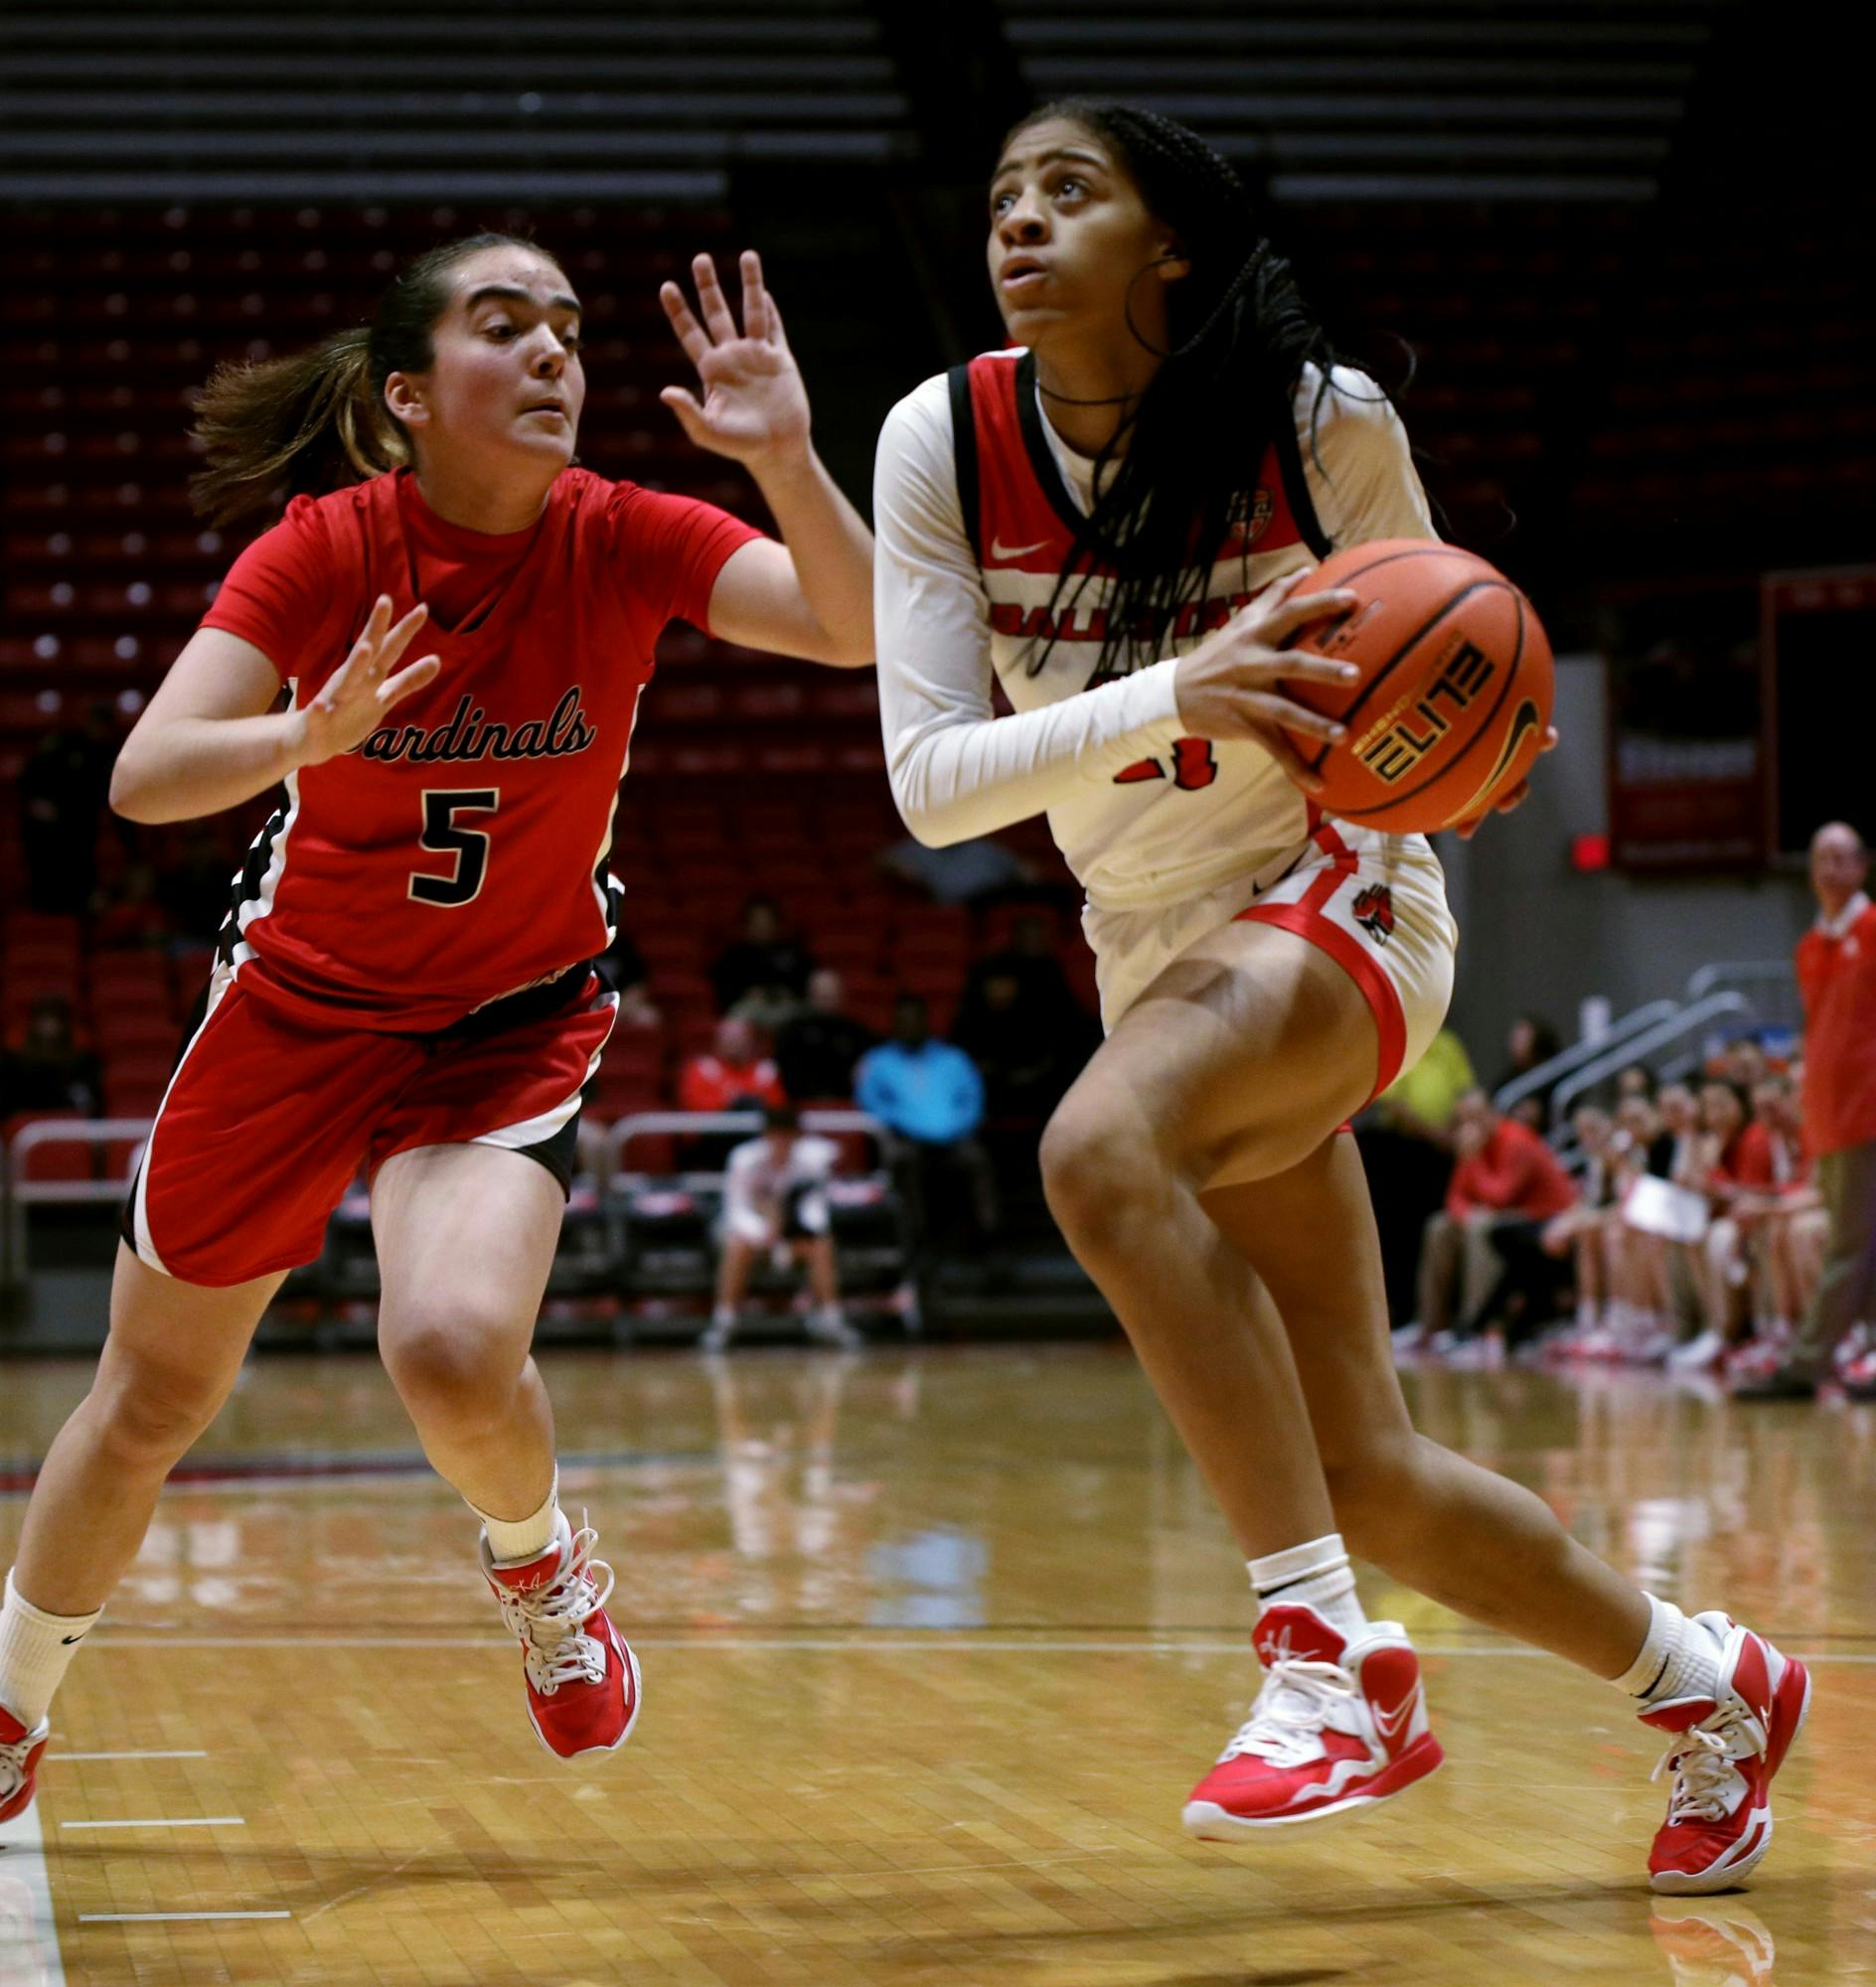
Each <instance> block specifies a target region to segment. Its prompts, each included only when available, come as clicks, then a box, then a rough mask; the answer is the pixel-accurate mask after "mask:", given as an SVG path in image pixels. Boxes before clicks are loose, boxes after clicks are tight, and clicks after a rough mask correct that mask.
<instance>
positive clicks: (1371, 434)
mask: <svg viewBox="0 0 1876 1987" xmlns="http://www.w3.org/2000/svg"><path fill="white" fill-rule="evenodd" d="M1322 381H1323V376H1322V374H1321V373H1320V372H1319V371H1318V370H1317V369H1316V368H1315V367H1314V366H1310V367H1306V368H1305V369H1304V374H1303V382H1302V384H1301V385H1300V386H1299V387H1298V389H1297V397H1296V411H1297V439H1298V442H1299V444H1300V445H1301V447H1302V451H1303V468H1304V474H1305V475H1306V476H1307V477H1308V478H1309V483H1310V495H1311V497H1312V498H1313V499H1314V500H1315V503H1316V517H1317V522H1318V523H1319V524H1320V525H1321V526H1322V528H1323V530H1324V531H1325V532H1327V533H1328V534H1329V539H1330V541H1331V542H1332V543H1333V544H1335V545H1337V546H1344V545H1365V544H1369V543H1371V542H1372V541H1373V540H1374V539H1376V538H1433V539H1436V540H1437V539H1438V537H1439V533H1438V532H1437V531H1435V530H1434V528H1433V513H1432V511H1431V509H1430V508H1429V507H1428V504H1427V493H1426V491H1425V490H1424V489H1422V488H1421V484H1420V475H1419V472H1418V471H1417V470H1416V469H1415V468H1414V459H1413V454H1412V452H1411V450H1410V449H1409V448H1408V445H1407V429H1406V427H1405V425H1404V424H1403V423H1402V421H1401V417H1400V415H1399V414H1398V413H1396V412H1395V411H1394V407H1393V404H1392V402H1391V401H1389V399H1388V398H1387V396H1386V395H1385V394H1384V393H1383V392H1382V391H1381V389H1380V387H1379V386H1377V385H1376V384H1375V383H1374V382H1373V381H1372V380H1370V379H1369V378H1368V376H1367V375H1366V374H1365V373H1357V372H1356V371H1355V369H1354V368H1353V367H1352V366H1337V367H1336V368H1335V370H1334V372H1333V373H1332V374H1331V375H1330V376H1329V391H1328V392H1326V393H1324V394H1323V395H1322V402H1321V410H1320V412H1319V411H1318V403H1317V395H1318V391H1319V389H1320V388H1321V386H1322ZM1312 427H1314V434H1312Z"/></svg>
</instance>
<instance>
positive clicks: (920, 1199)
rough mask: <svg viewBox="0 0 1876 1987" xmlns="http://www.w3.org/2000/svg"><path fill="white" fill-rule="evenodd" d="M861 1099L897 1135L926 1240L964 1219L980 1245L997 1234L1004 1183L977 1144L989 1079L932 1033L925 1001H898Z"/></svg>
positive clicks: (865, 1069)
mask: <svg viewBox="0 0 1876 1987" xmlns="http://www.w3.org/2000/svg"><path fill="white" fill-rule="evenodd" d="M855 1095H856V1097H857V1099H858V1101H859V1104H860V1109H861V1110H862V1111H866V1112H869V1113H870V1114H871V1115H872V1116H873V1117H875V1118H877V1119H878V1120H879V1122H880V1123H881V1124H882V1125H884V1126H885V1127H886V1128H887V1130H889V1131H890V1132H892V1133H893V1134H894V1135H895V1150H894V1153H893V1157H894V1160H895V1162H896V1167H897V1170H898V1171H899V1174H900V1177H901V1191H902V1192H903V1193H904V1194H905V1196H906V1204H907V1206H908V1208H909V1209H910V1210H911V1213H912V1218H913V1222H914V1226H915V1229H916V1232H917V1233H918V1234H919V1235H920V1236H921V1238H922V1239H924V1240H927V1241H929V1240H933V1239H937V1238H949V1237H950V1236H951V1235H952V1234H953V1233H954V1232H956V1231H957V1229H958V1228H959V1226H960V1225H961V1224H960V1216H963V1215H968V1216H969V1220H970V1225H971V1227H972V1229H973V1230H974V1232H975V1235H976V1236H977V1237H978V1238H982V1237H984V1236H988V1235H991V1234H993V1233H995V1231H996V1228H997V1225H998V1207H997V1184H996V1178H995V1175H994V1174H993V1172H992V1170H991V1164H990V1157H989V1154H988V1153H987V1152H986V1151H985V1150H984V1147H983V1146H982V1145H981V1144H979V1142H978V1140H977V1137H976V1133H977V1130H978V1127H979V1126H980V1125H982V1123H983V1122H984V1079H983V1078H982V1077H981V1076H980V1075H979V1074H978V1069H977V1065H976V1064H975V1063H974V1062H972V1060H971V1058H970V1057H969V1056H968V1055H966V1054H965V1052H964V1051H963V1050H962V1049H961V1048H959V1047H957V1046H956V1044H955V1043H952V1042H941V1041H939V1040H938V1039H937V1038H936V1037H935V1036H934V1035H933V1034H932V1032H931V1016H930V1011H929V1009H928V1008H927V1007H926V1004H925V1001H924V1000H923V999H922V998H921V997H920V995H918V994H916V993H901V994H900V995H899V996H898V998H897V999H896V1000H895V1001H894V1002H893V1006H892V1033H891V1036H890V1038H889V1039H888V1040H886V1041H883V1042H881V1043H880V1044H879V1046H878V1047H877V1048H874V1049H869V1050H868V1051H867V1052H866V1054H865V1056H864V1057H863V1058H862V1059H861V1061H860V1073H859V1077H858V1079H857V1082H856V1085H855Z"/></svg>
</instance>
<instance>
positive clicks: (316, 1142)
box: [124, 966, 619, 1288]
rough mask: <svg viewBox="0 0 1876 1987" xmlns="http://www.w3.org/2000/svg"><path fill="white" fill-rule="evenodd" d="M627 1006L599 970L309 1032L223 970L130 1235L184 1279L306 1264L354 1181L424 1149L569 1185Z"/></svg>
mask: <svg viewBox="0 0 1876 1987" xmlns="http://www.w3.org/2000/svg"><path fill="white" fill-rule="evenodd" d="M618 1005H619V996H618V994H617V993H613V992H612V991H611V990H610V989H608V988H607V987H605V986H604V985H603V984H602V983H601V981H600V979H599V976H598V975H597V974H596V973H594V972H593V971H592V970H591V968H590V967H579V968H576V969H574V971H572V972H570V973H567V974H563V975H562V976H561V977H560V978H559V979H558V980H556V981H554V982H552V983H550V984H549V985H547V986H544V987H539V988H531V989H529V990H528V991H527V992H526V993H518V994H513V995H510V996H508V997H507V998H505V999H502V1000H499V1001H495V1002H493V1003H491V1004H490V1005H489V1006H487V1007H484V1008H481V1009H479V1010H478V1011H477V1012H476V1013H474V1014H471V1015H469V1016H468V1017H467V1018H466V1019H465V1020H463V1021H460V1022H458V1023H457V1024H456V1025H455V1026H454V1027H451V1028H448V1029H445V1030H443V1031H441V1032H440V1033H436V1034H423V1035H399V1034H387V1033H385V1032H383V1031H381V1030H376V1029H371V1028H358V1027H333V1028H313V1027H308V1026H306V1025H305V1024H304V1023H302V1022H300V1021H297V1020H292V1019H288V1018H287V1017H286V1016H285V1015H283V1014H282V1013H281V1011H280V1010H279V1008H277V1007H273V1006H269V1005H268V1004H267V1002H266V1000H265V998H264V997H257V996H256V995H255V994H254V993H251V992H250V991H249V990H248V989H247V988H245V987H243V986H242V985H241V983H240V981H238V980H237V979H235V978H234V975H233V974H232V973H231V972H230V971H229V969H228V968H227V967H225V966H218V967H217V968H216V972H215V978H214V979H213V980H212V981H211V982H210V985H209V995H208V1001H207V1009H206V1012H205V1013H204V1015H203V1018H202V1020H201V1022H200V1023H199V1024H198V1025H197V1027H196V1030H195V1032H194V1033H193V1034H192V1035H191V1036H190V1038H189V1041H188V1043H187V1044H186V1046H185V1047H184V1049H183V1053H182V1059H181V1060H180V1061H179V1062H178V1064H177V1066H176V1072H175V1074H174V1075H173V1076H172V1077H171V1078H170V1083H169V1089H168V1091H167V1092H166V1093H165V1095H164V1098H163V1102H162V1104H161V1106H160V1107H159V1108H158V1111H157V1114H156V1122H155V1124H154V1126H153V1127H152V1128H151V1132H150V1139H149V1144H148V1146H146V1148H145V1150H144V1155H143V1163H142V1165H141V1166H140V1167H139V1168H138V1170H137V1178H136V1182H135V1184H134V1185H133V1187H132V1188H131V1193H130V1200H129V1203H128V1205H127V1206H126V1207H125V1209H124V1240H125V1241H126V1242H128V1243H129V1244H130V1246H131V1247H132V1248H133V1249H135V1250H136V1252H137V1254H138V1255H139V1256H140V1257H141V1258H142V1259H143V1261H144V1262H146V1263H147V1264H149V1266H150V1267H151V1269H153V1270H160V1271H162V1272H163V1273H164V1275H166V1276H171V1277H175V1278H177V1279H178V1280H179V1281H180V1282H183V1283H189V1284H206V1285H211V1286H214V1287H217V1288H221V1287H224V1286H227V1285H230V1284H244V1283H247V1282H249V1281H251V1280H252V1279H253V1278H255V1277H264V1276H268V1275H271V1274H273V1273H274V1272H276V1271H280V1270H291V1269H294V1268H296V1267H298V1265H300V1264H302V1263H310V1262H311V1261H313V1259H314V1258H315V1257H316V1256H317V1255H318V1254H319V1252H320V1249H321V1247H322V1246H323V1243H324V1240H325V1231H326V1221H327V1218H328V1217H329V1216H330V1215H331V1213H332V1211H333V1209H334V1208H335V1207H337V1206H338V1204H339V1202H340V1200H341V1199H342V1198H343V1197H344V1195H345V1193H346V1191H347V1189H348V1188H349V1187H350V1186H351V1184H352V1182H353V1181H354V1180H355V1179H356V1178H357V1177H358V1176H359V1173H360V1172H361V1170H363V1171H364V1172H365V1173H367V1174H368V1175H370V1174H372V1173H375V1172H376V1171H377V1170H378V1168H379V1167H380V1166H382V1165H383V1164H384V1162H385V1161H386V1160H387V1159H389V1158H390V1157H391V1155H392V1154H393V1153H396V1152H407V1151H410V1150H412V1149H413V1148H414V1147H416V1146H455V1145H478V1146H504V1147H506V1148H508V1149H509V1150H512V1151H518V1152H525V1153H526V1154H527V1155H528V1156H529V1157H531V1158H535V1159H538V1160H540V1162H541V1163H542V1164H543V1165H545V1166H546V1167H547V1169H548V1170H549V1171H550V1172H552V1173H553V1174H554V1176H555V1177H556V1178H557V1179H558V1180H559V1182H560V1185H561V1187H562V1188H564V1187H565V1186H566V1185H567V1183H568V1181H569V1179H570V1177H571V1171H572V1146H573V1141H574V1137H575V1135H576V1132H577V1128H578V1120H579V1101H580V1092H581V1091H582V1090H583V1089H584V1088H585V1086H586V1084H587V1082H588V1080H589V1079H590V1078H591V1076H592V1074H593V1072H594V1071H595V1070H596V1069H597V1068H598V1066H599V1052H600V1050H601V1049H602V1048H603V1047H604V1046H605V1041H606V1037H607V1036H608V1035H609V1034H610V1033H611V1032H612V1021H613V1016H614V1015H615V1014H616V1012H617V1011H618Z"/></svg>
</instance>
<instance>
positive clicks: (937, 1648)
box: [68, 1631, 1876, 1757]
mask: <svg viewBox="0 0 1876 1987" xmlns="http://www.w3.org/2000/svg"><path fill="white" fill-rule="evenodd" d="M89 1639H90V1642H91V1646H92V1647H93V1648H103V1649H502V1648H507V1647H508V1646H509V1644H510V1639H511V1638H510V1637H508V1636H506V1635H495V1634H489V1635H92V1636H91V1637H90V1638H89ZM630 1640H631V1643H632V1646H633V1647H634V1648H635V1649H671V1650H676V1651H680V1652H682V1653H685V1654H690V1653H693V1652H696V1651H701V1650H705V1649H710V1650H716V1651H719V1652H721V1653H724V1654H729V1655H737V1654H743V1653H746V1652H760V1653H762V1654H770V1655H773V1654H787V1655H809V1654H821V1655H855V1654H860V1655H878V1656H898V1655H920V1656H923V1655H958V1654H962V1653H966V1652H968V1653H970V1654H973V1655H1042V1656H1143V1655H1144V1656H1225V1655H1229V1656H1241V1655H1247V1654H1248V1653H1249V1652H1250V1638H1249V1637H1248V1635H1247V1636H1246V1637H1244V1638H1243V1639H1242V1640H1233V1641H1189V1642H1168V1641H1132V1642H1129V1641H1111V1642H1085V1641H1076V1642H1071V1641H1047V1640H1043V1639H1040V1638H1034V1639H1031V1638H1026V1637H1025V1638H1021V1639H1009V1638H1004V1637H999V1638H997V1639H995V1640H993V1639H991V1638H989V1637H986V1636H982V1635H973V1634H970V1633H969V1632H957V1631H941V1632H940V1633H938V1634H935V1635H933V1636H931V1637H929V1638H928V1639H926V1640H923V1641H909V1640H908V1641H887V1640H882V1639H878V1638H852V1637H840V1638H837V1637H834V1636H782V1635H771V1636H754V1635H749V1636H742V1635H734V1636H732V1635H725V1636H721V1637H716V1636H695V1637H685V1636H676V1635H633V1636H632V1637H630ZM1418 1646H1419V1650H1420V1654H1421V1655H1422V1656H1426V1657H1433V1656H1462V1657H1467V1658H1472V1657H1486V1658H1493V1659H1499V1660H1507V1661H1522V1660H1525V1659H1527V1658H1534V1657H1539V1656H1545V1655H1548V1654H1549V1653H1550V1652H1549V1651H1548V1650H1547V1649H1533V1648H1527V1647H1525V1646H1524V1645H1522V1644H1521V1643H1519V1644H1512V1645H1508V1646H1504V1647H1499V1646H1496V1645H1494V1644H1488V1643H1439V1642H1422V1643H1420V1644H1419V1645H1418ZM1786 1654H1787V1655H1790V1656H1796V1657H1797V1658H1798V1660H1799V1661H1800V1662H1805V1663H1876V1651H1867V1652H1864V1651H1839V1650H1832V1649H1788V1650H1787V1651H1786ZM1557 1660H1558V1661H1559V1662H1561V1661H1562V1660H1563V1658H1562V1657H1561V1656H1559V1657H1558V1658H1557ZM68 1757H76V1756H75V1755H68Z"/></svg>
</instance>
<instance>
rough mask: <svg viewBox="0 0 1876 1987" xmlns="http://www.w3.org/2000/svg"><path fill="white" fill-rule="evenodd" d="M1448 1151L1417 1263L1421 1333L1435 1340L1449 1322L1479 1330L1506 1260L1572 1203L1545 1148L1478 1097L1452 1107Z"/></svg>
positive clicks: (1476, 1093)
mask: <svg viewBox="0 0 1876 1987" xmlns="http://www.w3.org/2000/svg"><path fill="white" fill-rule="evenodd" d="M1454 1152H1455V1154H1456V1157H1457V1159H1458V1163H1457V1165H1455V1167H1454V1169H1453V1179H1452V1184H1451V1185H1450V1186H1449V1187H1448V1188H1447V1192H1446V1205H1445V1207H1444V1208H1442V1209H1441V1210H1440V1212H1439V1213H1438V1214H1436V1215H1434V1217H1433V1218H1432V1220H1430V1221H1429V1222H1428V1223H1427V1232H1426V1240H1425V1243H1424V1245H1423V1246H1422V1249H1421V1257H1420V1326H1421V1329H1422V1330H1423V1331H1424V1332H1425V1333H1427V1334H1428V1335H1429V1336H1430V1337H1431V1338H1433V1339H1434V1340H1436V1341H1438V1340H1440V1339H1441V1338H1442V1337H1443V1335H1445V1334H1447V1333H1449V1332H1450V1331H1451V1330H1452V1328H1453V1326H1454V1323H1455V1319H1456V1317H1457V1319H1458V1321H1459V1325H1460V1328H1461V1329H1462V1330H1463V1331H1465V1332H1467V1333H1472V1332H1475V1331H1477V1330H1478V1328H1479V1327H1480V1326H1481V1325H1482V1324H1483V1323H1484V1322H1485V1307H1486V1302H1487V1299H1490V1298H1491V1297H1492V1294H1493V1291H1494V1288H1495V1287H1496V1286H1497V1285H1498V1283H1499V1282H1500V1280H1501V1278H1502V1276H1503V1271H1504V1266H1505V1263H1506V1261H1507V1260H1508V1259H1509V1258H1510V1257H1511V1256H1512V1255H1514V1254H1517V1253H1519V1252H1522V1251H1525V1250H1529V1249H1531V1248H1533V1247H1534V1246H1535V1245H1536V1243H1537V1241H1538V1238H1539V1236H1540V1234H1541V1233H1542V1230H1543V1226H1544V1224H1545V1223H1546V1222H1547V1221H1550V1220H1551V1219H1552V1218H1554V1217H1555V1216H1556V1215H1559V1214H1561V1213H1562V1212H1563V1211H1564V1209H1565V1208H1567V1207H1572V1206H1574V1205H1575V1203H1576V1197H1577V1196H1576V1188H1575V1186H1574V1185H1572V1183H1571V1180H1570V1175H1569V1174H1568V1173H1567V1172H1565V1171H1564V1169H1563V1167H1562V1166H1561V1165H1560V1164H1559V1163H1558V1162H1557V1157H1556V1154H1555V1153H1554V1152H1552V1151H1551V1149H1550V1147H1549V1146H1547V1145H1546V1144H1545V1143H1544V1141H1543V1140H1542V1139H1540V1138H1539V1137H1538V1136H1537V1134H1536V1133H1535V1132H1533V1131H1532V1130H1531V1129H1530V1127H1529V1126H1528V1125H1520V1124H1519V1123H1518V1122H1517V1121H1516V1120H1515V1119H1512V1118H1507V1117H1504V1116H1503V1115H1502V1114H1501V1113H1499V1112H1497V1111H1495V1110H1493V1109H1492V1105H1491V1100H1490V1099H1489V1098H1488V1097H1487V1096H1486V1095H1485V1092H1484V1091H1483V1090H1469V1091H1468V1092H1467V1093H1466V1095H1465V1096H1464V1097H1462V1098H1461V1099H1460V1101H1459V1104H1458V1107H1457V1109H1456V1110H1455V1112H1454ZM1455 1299H1457V1300H1458V1308H1457V1311H1456V1310H1455Z"/></svg>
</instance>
